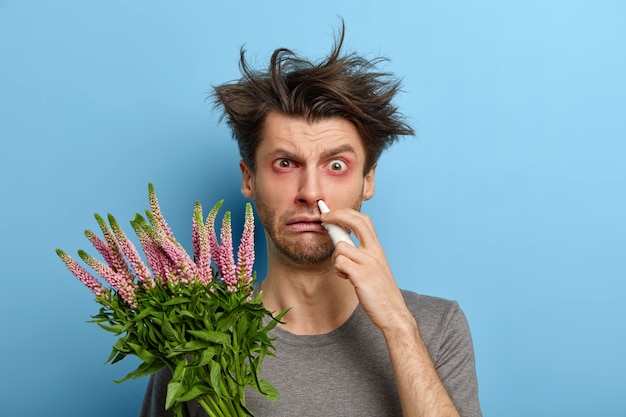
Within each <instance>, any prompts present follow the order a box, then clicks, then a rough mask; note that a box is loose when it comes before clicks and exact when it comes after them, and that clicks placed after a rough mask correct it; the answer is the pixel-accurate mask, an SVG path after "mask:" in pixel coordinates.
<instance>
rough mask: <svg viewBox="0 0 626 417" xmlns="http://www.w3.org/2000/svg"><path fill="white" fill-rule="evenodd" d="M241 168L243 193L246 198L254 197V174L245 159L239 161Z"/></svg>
mask: <svg viewBox="0 0 626 417" xmlns="http://www.w3.org/2000/svg"><path fill="white" fill-rule="evenodd" d="M239 169H241V194H242V195H243V196H244V197H246V198H252V195H253V194H254V174H253V173H252V170H251V169H250V168H248V166H247V165H246V163H245V162H244V161H243V160H241V161H239Z"/></svg>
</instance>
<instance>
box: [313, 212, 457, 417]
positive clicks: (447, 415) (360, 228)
mask: <svg viewBox="0 0 626 417" xmlns="http://www.w3.org/2000/svg"><path fill="white" fill-rule="evenodd" d="M322 219H323V221H328V222H329V223H336V224H340V225H343V226H347V227H349V228H350V229H351V230H352V231H353V233H354V234H355V235H356V237H357V238H358V239H359V242H360V247H359V248H354V247H352V246H350V245H348V244H345V243H340V244H338V245H337V247H336V249H335V253H334V261H335V268H336V269H337V271H338V273H339V274H340V275H342V276H343V277H344V278H347V279H349V280H350V282H351V283H352V285H353V286H354V288H355V291H356V294H357V296H358V298H359V302H360V303H361V306H362V307H363V309H364V310H365V312H366V313H367V315H368V316H369V317H370V319H371V320H372V322H373V323H374V324H375V325H376V326H377V327H378V328H380V329H381V331H382V332H383V335H384V337H385V340H386V343H387V348H388V350H389V355H390V358H391V363H392V366H393V372H394V375H395V378H396V384H397V387H398V392H399V394H400V400H401V403H402V410H403V415H404V417H426V416H428V417H457V416H459V413H458V412H457V410H456V407H455V406H454V404H453V402H452V400H451V398H450V396H449V395H448V393H447V391H446V389H445V388H444V386H443V384H442V382H441V380H440V379H439V376H438V375H437V371H436V370H435V366H434V365H433V362H432V360H431V358H430V355H429V353H428V350H427V349H426V346H425V345H424V343H423V341H422V339H421V337H420V333H419V329H418V324H417V323H416V321H415V319H414V317H413V315H412V314H411V312H410V311H409V309H408V308H407V306H406V303H405V302H404V298H403V297H402V293H401V292H400V289H399V288H398V286H397V284H396V282H395V279H394V277H393V274H392V272H391V270H390V268H389V265H388V264H387V260H386V257H385V254H384V251H383V249H382V247H381V246H380V244H379V242H378V238H377V237H376V233H375V231H374V227H373V225H372V223H371V220H370V219H369V217H367V216H365V215H363V214H361V213H359V212H356V211H354V210H333V211H331V212H330V213H328V214H326V215H324V216H323V217H322Z"/></svg>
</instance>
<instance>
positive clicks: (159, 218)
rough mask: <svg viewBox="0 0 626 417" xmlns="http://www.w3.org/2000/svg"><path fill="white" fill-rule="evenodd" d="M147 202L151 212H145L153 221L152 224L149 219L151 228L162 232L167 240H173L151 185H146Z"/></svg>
mask: <svg viewBox="0 0 626 417" xmlns="http://www.w3.org/2000/svg"><path fill="white" fill-rule="evenodd" d="M148 200H149V201H150V210H151V211H152V212H151V213H150V212H146V214H148V213H150V214H151V215H153V217H154V219H155V221H154V222H153V221H152V219H150V222H151V223H152V227H154V228H155V229H157V230H159V231H160V232H162V233H163V234H164V235H165V236H167V237H168V238H170V239H172V240H174V234H173V233H172V230H171V229H170V227H169V226H168V224H167V222H166V221H165V217H163V214H161V207H160V206H159V201H158V200H157V198H156V193H155V192H154V186H153V185H152V184H148Z"/></svg>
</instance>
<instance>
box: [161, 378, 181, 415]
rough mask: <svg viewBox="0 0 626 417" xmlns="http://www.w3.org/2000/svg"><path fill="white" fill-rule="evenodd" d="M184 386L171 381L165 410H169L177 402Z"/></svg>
mask: <svg viewBox="0 0 626 417" xmlns="http://www.w3.org/2000/svg"><path fill="white" fill-rule="evenodd" d="M181 386H182V384H181V383H180V382H176V381H170V383H169V384H167V395H166V396H165V409H166V410H169V409H170V408H172V406H173V405H174V404H175V403H176V402H177V400H178V396H179V392H178V391H180V389H181Z"/></svg>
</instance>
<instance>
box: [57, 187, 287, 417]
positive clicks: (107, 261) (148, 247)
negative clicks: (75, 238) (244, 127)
mask: <svg viewBox="0 0 626 417" xmlns="http://www.w3.org/2000/svg"><path fill="white" fill-rule="evenodd" d="M148 196H149V201H150V210H147V211H146V217H143V216H142V215H140V214H137V215H136V216H135V218H134V220H132V221H131V222H130V223H131V225H132V227H133V229H134V230H135V232H136V234H137V237H138V240H139V243H140V246H141V248H142V250H143V252H144V254H145V259H146V262H144V260H143V258H142V257H141V255H140V254H139V252H138V251H137V249H136V247H135V246H134V245H133V243H132V242H131V241H130V240H129V239H128V237H127V236H126V235H125V234H124V232H123V231H122V229H121V227H120V226H119V224H118V223H117V221H116V220H115V218H114V217H113V216H112V215H110V214H109V215H108V224H107V222H106V221H105V220H104V218H103V217H102V216H100V215H98V214H96V215H95V217H96V220H97V222H98V224H99V226H100V229H101V230H102V233H103V237H104V239H102V238H100V237H98V236H97V235H96V234H95V233H94V232H92V231H91V230H86V231H85V235H86V236H87V239H89V241H90V242H91V243H92V244H93V246H94V247H95V249H96V250H97V251H98V252H99V253H100V255H101V257H102V258H103V260H104V262H101V261H99V260H98V259H96V258H94V257H92V256H91V255H89V254H88V253H87V252H85V251H83V250H79V251H78V255H79V256H80V258H81V259H82V260H83V261H84V262H85V264H87V265H88V266H89V267H90V268H91V269H93V270H94V271H95V272H96V274H97V275H99V276H100V277H101V278H103V280H104V281H105V282H106V283H108V286H106V285H104V284H103V283H102V282H101V281H100V280H98V279H96V278H95V277H94V276H93V275H92V274H91V273H89V272H88V271H87V270H86V269H85V268H84V267H83V266H81V264H80V263H79V262H77V261H76V260H74V259H73V258H72V257H70V256H69V255H68V254H66V253H65V252H64V251H62V250H61V249H57V254H58V255H59V257H60V258H61V259H62V260H63V262H64V263H65V265H66V266H67V267H68V269H69V270H70V271H71V272H72V273H73V274H74V275H75V276H76V277H77V278H78V279H79V280H80V281H81V282H82V283H83V284H85V285H86V286H87V287H88V288H89V289H90V290H91V291H93V292H94V293H95V296H96V297H95V298H96V301H97V302H98V303H99V304H100V305H101V308H100V312H99V314H96V315H94V316H93V322H95V323H97V324H98V325H99V326H100V327H101V328H103V329H105V330H107V331H109V332H112V333H114V334H115V335H116V336H119V339H118V340H117V342H116V343H115V345H114V346H113V350H112V352H111V355H110V357H109V359H108V361H107V362H111V363H115V362H118V361H120V360H122V359H124V358H125V357H126V356H127V355H135V356H137V357H138V358H139V359H140V361H141V364H140V365H139V366H138V367H137V369H135V370H134V371H133V372H131V373H129V374H128V375H127V376H126V377H125V378H123V379H122V380H119V381H116V382H122V381H126V380H128V379H131V378H140V377H143V376H147V375H150V374H152V373H155V372H157V371H159V370H160V369H162V368H163V367H166V366H167V367H168V368H170V369H171V371H172V374H173V377H172V380H171V382H170V383H169V385H168V387H167V399H166V404H165V407H166V409H170V408H172V409H173V411H174V415H175V416H177V417H179V416H182V408H181V406H182V403H184V402H186V401H189V400H192V399H195V400H197V401H198V403H199V404H200V405H201V406H202V407H203V409H204V410H205V411H206V412H207V413H208V415H209V416H211V417H223V416H246V415H252V413H251V412H250V411H249V410H248V409H247V408H246V406H245V388H246V387H248V386H251V387H253V388H255V389H256V390H258V391H259V392H260V393H261V394H263V395H264V396H265V397H266V398H268V399H269V400H272V401H273V400H274V399H275V398H276V397H277V396H278V392H276V390H275V389H274V388H273V387H272V386H271V385H270V384H269V383H268V382H267V381H264V380H263V379H261V378H260V377H259V370H260V366H261V363H262V361H263V359H264V357H265V356H266V355H268V354H269V355H272V354H273V345H272V339H270V338H269V337H268V334H267V333H268V331H269V330H271V329H272V328H274V327H275V326H276V325H277V324H278V323H279V321H280V319H281V318H282V316H283V315H284V314H285V313H286V311H285V312H282V313H281V314H278V315H277V316H276V317H273V316H272V313H271V312H269V311H267V310H266V309H265V308H264V307H263V304H262V303H261V299H260V294H257V295H254V287H253V283H254V279H255V273H253V271H252V265H253V263H254V217H253V213H252V206H251V205H250V203H247V205H246V214H245V225H244V230H243V233H242V237H241V243H240V245H239V248H238V253H237V261H236V262H235V258H234V254H233V240H232V229H231V215H230V212H227V213H225V215H224V217H223V221H222V228H221V233H220V239H219V241H218V238H217V236H216V232H215V220H216V217H217V213H218V211H219V209H220V206H221V204H222V201H220V202H218V203H217V204H216V205H215V206H214V207H213V209H212V210H211V211H210V212H209V214H208V216H207V217H206V220H205V219H204V218H203V214H202V206H201V204H200V203H199V202H196V203H195V205H194V211H193V221H192V246H193V258H192V257H191V256H190V255H189V254H188V253H187V252H186V251H185V249H184V248H183V247H182V245H180V243H178V242H177V241H176V239H175V238H174V235H173V234H172V231H171V230H170V228H169V226H168V225H167V223H166V221H165V219H164V217H163V215H162V214H161V210H160V207H159V204H158V201H157V198H156V195H155V192H154V187H153V186H152V184H149V185H148Z"/></svg>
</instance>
